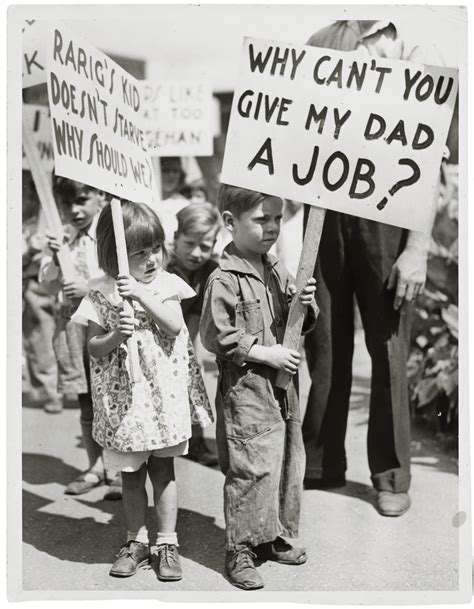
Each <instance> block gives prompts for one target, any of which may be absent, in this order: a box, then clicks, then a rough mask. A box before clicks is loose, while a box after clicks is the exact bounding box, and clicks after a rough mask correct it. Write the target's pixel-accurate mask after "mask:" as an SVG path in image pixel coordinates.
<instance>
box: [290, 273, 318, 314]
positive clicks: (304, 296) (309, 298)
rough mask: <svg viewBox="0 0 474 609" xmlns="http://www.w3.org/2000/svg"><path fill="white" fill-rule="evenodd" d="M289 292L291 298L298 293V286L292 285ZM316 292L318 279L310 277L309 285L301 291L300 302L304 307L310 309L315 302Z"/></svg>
mask: <svg viewBox="0 0 474 609" xmlns="http://www.w3.org/2000/svg"><path fill="white" fill-rule="evenodd" d="M288 291H289V292H290V294H291V296H294V295H295V294H296V292H297V289H296V286H295V284H294V283H291V284H290V285H289V286H288ZM315 292H316V279H315V278H314V277H310V278H309V279H308V283H307V284H306V286H305V287H304V288H303V289H302V290H301V293H300V297H299V301H300V303H301V304H302V305H303V307H309V306H310V305H312V304H313V302H314V293H315Z"/></svg>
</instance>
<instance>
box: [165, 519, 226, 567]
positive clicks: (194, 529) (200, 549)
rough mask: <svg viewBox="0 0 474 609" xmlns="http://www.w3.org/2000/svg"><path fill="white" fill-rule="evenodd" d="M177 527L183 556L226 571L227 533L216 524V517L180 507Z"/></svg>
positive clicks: (180, 551)
mask: <svg viewBox="0 0 474 609" xmlns="http://www.w3.org/2000/svg"><path fill="white" fill-rule="evenodd" d="M177 529H178V539H179V553H180V554H181V556H183V557H184V558H188V559H189V560H193V561H194V562H196V563H198V564H200V565H202V566H203V567H206V568H207V569H212V570H213V571H216V572H217V573H220V574H223V573H224V555H225V534H224V529H222V528H221V527H219V526H217V525H216V524H215V518H213V517H212V516H206V515H204V514H200V513H199V512H195V511H193V510H188V509H185V508H180V509H179V511H178V526H177Z"/></svg>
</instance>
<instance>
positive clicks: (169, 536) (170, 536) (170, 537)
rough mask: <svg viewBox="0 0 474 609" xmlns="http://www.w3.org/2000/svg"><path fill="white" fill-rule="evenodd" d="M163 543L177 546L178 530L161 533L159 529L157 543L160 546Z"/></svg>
mask: <svg viewBox="0 0 474 609" xmlns="http://www.w3.org/2000/svg"><path fill="white" fill-rule="evenodd" d="M163 543H168V544H170V545H173V546H177V545H178V535H177V533H176V531H174V532H173V533H160V531H158V534H157V536H156V545H157V546H159V545H161V544H163Z"/></svg>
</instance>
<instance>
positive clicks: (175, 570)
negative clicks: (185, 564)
mask: <svg viewBox="0 0 474 609" xmlns="http://www.w3.org/2000/svg"><path fill="white" fill-rule="evenodd" d="M153 562H154V563H155V564H156V575H157V577H158V579H159V580H161V581H164V582H173V581H178V580H180V579H182V577H183V572H182V570H181V563H180V561H179V554H178V548H177V546H175V545H174V544H171V543H161V544H160V545H159V546H157V553H156V554H154V555H153Z"/></svg>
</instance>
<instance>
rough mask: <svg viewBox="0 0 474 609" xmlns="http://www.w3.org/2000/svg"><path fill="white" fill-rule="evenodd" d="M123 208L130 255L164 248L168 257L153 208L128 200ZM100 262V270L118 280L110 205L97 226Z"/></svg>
mask: <svg viewBox="0 0 474 609" xmlns="http://www.w3.org/2000/svg"><path fill="white" fill-rule="evenodd" d="M121 206H122V217H123V228H124V231H125V243H126V245H127V252H131V251H136V250H138V249H147V248H151V247H157V246H161V247H162V249H163V253H164V255H166V249H165V231H164V230H163V226H162V224H161V222H160V219H159V218H158V216H157V215H156V214H155V212H154V211H153V210H152V209H151V207H149V206H148V205H146V204H145V203H132V202H131V201H125V200H122V201H121ZM97 258H98V262H99V267H100V268H101V269H102V270H103V271H104V272H105V273H107V274H108V275H110V276H111V277H113V278H114V279H116V278H117V275H118V272H119V269H118V261H117V249H116V244H115V233H114V225H113V221H112V209H111V207H110V203H107V205H106V206H105V207H104V208H103V210H102V211H101V212H100V216H99V220H98V222H97Z"/></svg>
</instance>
